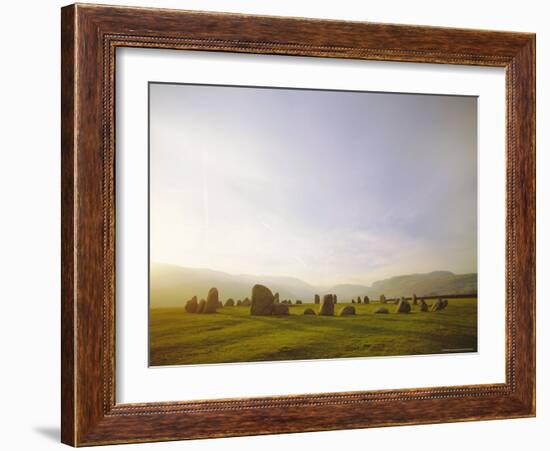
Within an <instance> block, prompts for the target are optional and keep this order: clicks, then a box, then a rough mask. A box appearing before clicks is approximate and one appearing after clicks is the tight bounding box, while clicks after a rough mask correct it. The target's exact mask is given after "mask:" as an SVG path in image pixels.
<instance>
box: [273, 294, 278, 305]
mask: <svg viewBox="0 0 550 451" xmlns="http://www.w3.org/2000/svg"><path fill="white" fill-rule="evenodd" d="M273 298H274V299H275V304H278V303H279V293H275V296H273Z"/></svg>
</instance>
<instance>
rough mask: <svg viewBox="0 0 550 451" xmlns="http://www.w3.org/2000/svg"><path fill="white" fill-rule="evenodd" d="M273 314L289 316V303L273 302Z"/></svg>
mask: <svg viewBox="0 0 550 451" xmlns="http://www.w3.org/2000/svg"><path fill="white" fill-rule="evenodd" d="M271 314H272V315H274V316H288V315H290V312H289V311H288V305H286V304H273V308H272V310H271Z"/></svg>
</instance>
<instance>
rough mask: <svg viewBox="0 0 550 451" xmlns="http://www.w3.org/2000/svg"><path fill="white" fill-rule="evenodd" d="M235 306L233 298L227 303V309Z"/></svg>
mask: <svg viewBox="0 0 550 451" xmlns="http://www.w3.org/2000/svg"><path fill="white" fill-rule="evenodd" d="M234 305H235V301H234V300H233V299H232V298H229V299H228V300H227V301H225V306H226V307H233V306H234Z"/></svg>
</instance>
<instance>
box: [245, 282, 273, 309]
mask: <svg viewBox="0 0 550 451" xmlns="http://www.w3.org/2000/svg"><path fill="white" fill-rule="evenodd" d="M273 305H275V297H274V296H273V293H271V290H270V289H269V288H267V287H264V286H263V285H254V286H253V287H252V305H251V307H250V314H251V315H255V316H269V315H271V314H272V312H273Z"/></svg>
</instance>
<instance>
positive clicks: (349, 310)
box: [338, 305, 355, 316]
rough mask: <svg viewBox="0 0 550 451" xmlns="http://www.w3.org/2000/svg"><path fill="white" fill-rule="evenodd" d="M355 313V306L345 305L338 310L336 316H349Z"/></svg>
mask: <svg viewBox="0 0 550 451" xmlns="http://www.w3.org/2000/svg"><path fill="white" fill-rule="evenodd" d="M351 315H355V307H354V306H353V305H346V306H345V307H342V308H341V309H340V311H339V312H338V316H351Z"/></svg>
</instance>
